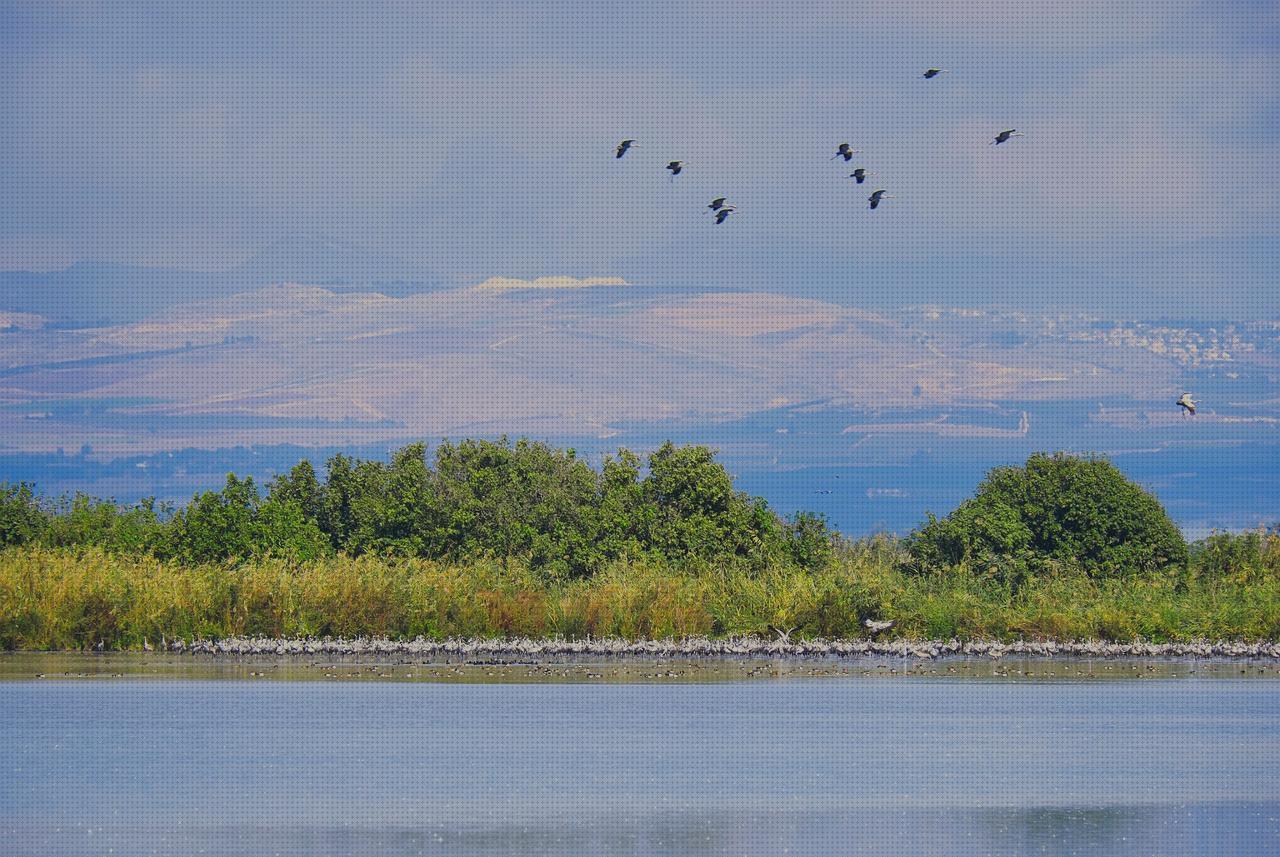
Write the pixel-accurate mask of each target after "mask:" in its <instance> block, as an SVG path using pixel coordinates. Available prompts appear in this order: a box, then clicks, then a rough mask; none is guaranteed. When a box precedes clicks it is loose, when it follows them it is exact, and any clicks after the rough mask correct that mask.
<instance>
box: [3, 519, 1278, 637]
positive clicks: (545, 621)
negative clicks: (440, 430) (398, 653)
mask: <svg viewBox="0 0 1280 857" xmlns="http://www.w3.org/2000/svg"><path fill="white" fill-rule="evenodd" d="M897 551H898V548H897V547H896V546H895V545H893V544H892V543H891V542H890V541H889V540H886V539H873V540H867V541H863V542H857V543H852V544H848V543H845V544H842V545H841V546H840V549H839V550H838V552H837V554H838V555H837V558H836V560H835V561H834V562H832V563H830V564H828V565H826V566H823V567H822V568H819V569H815V570H805V569H800V568H797V567H796V566H794V565H776V566H769V567H767V568H765V569H761V570H753V569H748V568H738V569H727V568H716V569H706V570H700V571H693V570H675V569H672V568H670V567H668V566H666V565H664V564H654V563H650V562H647V561H640V562H635V563H629V564H620V563H618V564H612V565H610V566H608V567H607V568H604V569H602V570H600V571H599V572H598V573H597V574H596V575H594V576H593V577H591V578H586V579H573V580H558V579H550V578H548V577H547V576H545V575H543V574H539V573H534V572H532V571H531V570H530V569H529V568H528V567H527V566H526V564H525V563H524V562H523V561H520V560H512V562H511V563H510V564H507V563H505V562H503V561H501V560H485V561H478V562H467V563H464V564H454V563H440V562H435V561H431V560H423V559H416V558H398V557H382V556H372V555H366V556H362V557H351V556H345V555H339V556H334V557H324V558H321V559H317V560H314V561H308V562H302V561H298V560H295V559H287V558H283V557H279V556H261V557H252V558H249V559H247V560H244V561H242V562H240V563H236V564H227V563H224V562H214V563H190V562H186V561H177V560H161V559H158V558H156V557H155V556H149V555H145V554H142V555H123V554H118V553H108V552H105V551H103V550H100V549H98V548H94V547H88V548H83V547H82V548H77V549H76V550H74V551H73V550H66V549H53V548H47V547H41V546H37V545H27V546H23V547H9V548H4V549H0V648H10V649H12V648H23V649H48V648H62V649H66V648H89V647H92V646H95V645H97V644H98V643H99V642H100V641H101V642H103V643H104V644H105V645H106V646H107V647H109V648H141V647H142V646H143V644H144V641H148V640H149V641H151V642H152V643H155V642H157V641H158V640H159V639H160V638H161V637H167V638H169V639H170V640H172V639H175V638H180V639H186V640H190V639H192V638H193V637H203V638H219V637H227V636H237V635H268V636H280V637H299V636H325V635H334V636H338V635H341V636H347V637H354V636H370V635H385V636H389V637H393V638H401V639H413V638H414V637H417V636H419V635H423V636H427V637H431V638H435V639H440V638H445V637H455V636H483V637H507V636H514V635H521V636H533V637H549V636H557V635H558V636H565V637H575V638H580V637H586V636H588V635H590V636H592V637H603V636H622V637H628V638H631V639H656V638H664V637H683V636H688V635H695V634H706V635H712V636H728V635H736V634H747V633H756V634H761V635H766V636H770V637H771V636H772V632H771V631H770V630H769V627H770V626H773V627H775V628H783V629H789V630H791V634H792V638H793V639H804V638H813V637H827V638H832V637H838V638H851V637H859V636H863V635H865V633H866V631H865V629H864V628H863V625H862V622H863V621H864V620H865V619H868V618H889V619H894V620H895V622H896V624H895V625H894V627H893V629H892V630H891V631H889V632H888V633H887V634H886V635H884V636H885V637H887V638H898V639H919V638H922V637H927V638H932V639H948V638H950V637H953V636H954V637H957V638H959V639H961V640H965V639H983V638H998V639H1003V640H1013V639H1018V638H1023V639H1044V638H1052V639H1058V640H1078V639H1086V638H1088V639H1104V640H1117V641H1131V640H1133V639H1135V638H1137V637H1141V638H1144V639H1147V640H1152V641H1174V640H1179V641H1187V640H1194V639H1205V638H1211V639H1238V640H1280V578H1277V577H1274V576H1272V577H1269V578H1265V579H1262V580H1254V581H1250V582H1248V583H1241V582H1237V581H1234V580H1232V579H1230V578H1228V579H1221V578H1210V577H1208V576H1202V577H1198V578H1196V577H1193V578H1191V579H1190V580H1189V581H1187V580H1183V579H1181V576H1180V575H1166V574H1155V575H1150V576H1146V577H1139V576H1126V577H1112V578H1093V577H1089V576H1087V575H1085V574H1084V573H1082V572H1069V573H1064V574H1060V575H1055V576H1052V577H1044V578H1033V579H1029V580H1027V581H1026V582H1025V584H1024V585H1023V586H1021V587H1019V588H1018V589H1017V590H1016V591H1015V590H1014V589H1013V588H1012V587H1010V586H1009V585H1007V584H1005V583H1002V582H1000V581H997V580H993V579H990V578H987V577H982V576H978V575H973V574H969V573H968V572H967V571H965V570H964V569H963V568H954V569H946V570H943V571H940V572H938V573H935V574H930V575H918V574H910V573H906V572H904V570H903V569H902V568H901V567H900V566H899V564H898V562H897Z"/></svg>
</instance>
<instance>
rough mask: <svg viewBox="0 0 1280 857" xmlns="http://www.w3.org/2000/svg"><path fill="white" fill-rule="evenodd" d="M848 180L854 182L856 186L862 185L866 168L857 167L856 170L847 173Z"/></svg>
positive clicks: (865, 178) (865, 175)
mask: <svg viewBox="0 0 1280 857" xmlns="http://www.w3.org/2000/svg"><path fill="white" fill-rule="evenodd" d="M849 178H851V179H854V180H856V181H857V182H858V184H862V183H863V182H864V181H866V180H867V168H866V167H858V168H857V169H856V170H854V171H853V172H851V173H849Z"/></svg>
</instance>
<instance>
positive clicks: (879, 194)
mask: <svg viewBox="0 0 1280 857" xmlns="http://www.w3.org/2000/svg"><path fill="white" fill-rule="evenodd" d="M887 194H888V191H885V190H874V191H872V192H871V196H869V197H867V200H868V201H869V202H870V203H871V210H872V211H875V210H876V207H877V206H879V205H880V200H882V199H893V197H891V196H888V195H887Z"/></svg>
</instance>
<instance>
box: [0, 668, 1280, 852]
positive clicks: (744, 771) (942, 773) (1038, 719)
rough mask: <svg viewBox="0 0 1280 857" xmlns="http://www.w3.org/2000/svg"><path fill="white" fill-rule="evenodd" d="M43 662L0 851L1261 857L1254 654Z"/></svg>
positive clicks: (1279, 839)
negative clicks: (1192, 665)
mask: <svg viewBox="0 0 1280 857" xmlns="http://www.w3.org/2000/svg"><path fill="white" fill-rule="evenodd" d="M20 657H21V658H27V657H28V656H20ZM68 663H71V664H72V666H73V667H74V664H75V663H76V662H75V661H74V660H72V661H68V660H66V659H63V660H60V661H56V662H55V661H51V660H44V661H41V660H40V659H38V658H36V659H30V658H28V659H26V660H14V659H13V658H12V656H10V658H9V659H8V660H6V662H5V664H4V665H3V668H0V718H2V720H0V770H3V774H4V776H3V778H0V838H2V839H3V841H5V843H6V845H5V852H6V853H10V854H22V855H25V854H58V855H63V854H66V855H89V854H94V855H97V854H113V853H114V854H227V855H240V854H244V855H249V854H254V855H257V854H280V855H327V854H369V855H410V854H441V855H497V854H502V855H517V854H519V855H526V854H532V855H536V854H555V855H602V854H618V855H766V854H767V855H779V854H792V855H824V857H825V855H833V854H913V855H915V854H948V855H987V854H1031V853H1034V854H1063V855H1065V854H1080V855H1097V854H1112V855H1120V854H1123V855H1187V854H1206V855H1208V854H1213V855H1219V854H1233V855H1274V854H1277V853H1280V680H1278V679H1277V678H1276V677H1275V672H1274V669H1271V670H1268V672H1267V674H1266V675H1263V676H1258V675H1256V674H1252V673H1250V674H1247V675H1244V676H1240V675H1238V673H1239V670H1238V669H1237V667H1236V666H1235V665H1230V666H1223V667H1221V668H1220V669H1218V670H1216V671H1215V670H1201V671H1198V672H1197V673H1195V674H1190V672H1189V670H1187V669H1185V668H1181V669H1180V670H1174V671H1173V672H1172V673H1170V672H1169V671H1168V670H1158V671H1151V670H1148V671H1146V672H1147V673H1148V674H1152V673H1154V676H1155V677H1153V678H1142V679H1140V678H1136V677H1115V676H1112V677H1110V678H1106V679H1096V680H1089V679H1084V680H1081V679H1072V680H1064V679H1062V678H1053V679H1048V678H1034V677H1033V678H1026V677H1021V678H1018V677H1016V676H1002V675H999V674H996V673H995V672H992V673H991V674H989V675H988V674H986V672H985V671H987V670H992V669H993V668H992V667H990V665H988V664H983V665H981V666H980V667H979V668H978V671H977V672H976V673H975V674H970V675H959V676H946V675H938V676H902V675H897V676H888V675H874V676H864V675H861V674H859V672H858V671H857V670H854V671H852V672H851V673H850V674H848V675H846V674H843V673H840V672H839V671H838V670H836V671H835V672H836V674H833V675H832V674H828V675H817V676H810V675H804V674H802V672H801V671H800V670H798V669H795V668H791V670H790V671H787V670H783V672H782V676H783V677H781V678H771V677H763V678H747V677H746V676H745V672H744V670H738V671H737V673H735V672H734V671H733V670H729V671H727V672H724V674H721V673H719V672H717V673H715V674H714V675H711V676H709V677H708V679H707V680H705V681H699V680H690V678H689V676H688V675H686V674H685V673H683V672H682V673H681V676H682V678H681V679H680V680H678V681H670V680H669V679H668V678H667V677H665V673H664V678H663V679H656V678H648V679H645V678H644V676H646V675H649V673H648V670H649V668H650V667H653V668H654V670H655V671H656V670H657V669H658V667H657V665H654V664H648V665H645V664H640V668H638V669H636V670H634V671H633V673H632V674H630V675H629V676H628V677H624V678H619V677H618V676H617V675H612V677H611V674H609V673H608V671H607V668H606V669H605V670H604V671H603V672H601V673H595V672H591V671H590V670H589V669H588V670H587V671H586V672H579V673H574V675H582V676H584V677H583V678H580V679H573V677H572V676H570V680H566V679H565V676H563V675H561V676H560V677H559V680H558V681H551V680H548V679H547V678H546V677H541V678H540V677H538V676H533V677H527V678H525V679H524V680H519V681H517V680H510V676H508V678H507V679H505V680H502V681H486V680H485V679H486V672H488V670H485V669H484V668H480V669H472V670H470V671H467V674H466V676H465V677H464V680H437V679H429V680H422V679H423V678H424V677H427V676H428V675H429V672H428V671H425V670H424V669H423V668H421V667H413V666H409V667H406V666H404V665H397V666H396V667H395V668H394V669H390V668H389V671H388V673H386V674H388V675H394V676H397V677H393V678H391V679H382V678H381V676H382V675H383V673H382V672H381V671H378V670H377V668H375V669H372V670H370V669H366V668H361V673H360V674H361V675H362V676H363V678H362V680H359V681H343V680H340V679H339V678H338V677H337V676H338V673H337V671H336V668H335V669H334V671H333V672H329V673H328V674H329V675H330V676H331V678H327V679H326V678H325V677H324V676H325V673H324V672H321V673H319V674H318V675H319V679H318V680H317V679H316V678H311V679H306V680H304V679H301V678H299V677H298V676H297V675H295V674H292V673H288V672H285V673H283V674H280V675H278V676H277V677H276V678H274V679H271V678H268V679H263V678H261V677H259V676H258V675H257V668H254V669H252V670H251V671H250V672H252V673H253V675H252V677H251V676H250V673H246V672H244V670H246V669H249V668H248V667H245V666H244V665H241V666H239V667H237V668H236V671H233V672H232V673H231V674H228V673H227V672H226V671H225V670H223V671H217V670H215V671H213V672H210V671H209V670H202V669H196V668H190V669H188V670H187V671H186V673H184V672H183V668H182V667H181V666H178V667H173V666H172V665H170V667H169V668H167V669H166V670H162V671H159V672H154V673H151V674H143V673H145V672H146V671H143V670H134V671H132V672H131V671H128V670H121V671H120V672H119V673H108V672H105V671H98V672H96V673H95V672H94V671H93V670H86V672H87V673H88V675H89V676H90V677H87V678H63V677H60V676H61V675H62V674H63V672H62V671H63V670H64V668H66V666H67V664H68ZM83 663H88V664H93V663H95V662H93V661H92V660H91V659H86V660H85V661H83ZM96 663H101V662H96ZM117 663H118V661H117ZM41 664H44V665H45V668H44V670H41V671H45V672H46V677H44V678H35V673H36V671H37V669H39V668H40V666H41ZM49 664H54V665H57V666H58V667H59V672H58V673H57V675H56V676H55V675H53V674H52V671H50V670H48V665H49ZM936 666H937V665H936V664H935V667H936ZM325 669H327V668H325V667H321V670H325ZM662 669H664V670H665V669H667V667H665V666H664V667H663V668H662ZM944 671H945V667H944ZM1065 671H1067V670H1064V672H1065ZM962 672H963V671H962ZM1143 672H1144V671H1143V669H1142V668H1141V667H1140V666H1139V667H1137V668H1135V670H1134V674H1142V673H1143ZM117 675H119V676H120V677H117V678H109V677H108V676H117ZM311 675H313V676H316V675H317V673H314V672H312V673H311ZM408 675H412V676H414V677H415V679H416V680H412V681H410V680H403V679H404V677H405V676H408ZM601 675H603V676H604V677H603V678H588V677H586V676H592V677H598V676H601ZM232 676H233V677H232ZM454 677H455V678H457V677H458V676H457V675H455V676H454Z"/></svg>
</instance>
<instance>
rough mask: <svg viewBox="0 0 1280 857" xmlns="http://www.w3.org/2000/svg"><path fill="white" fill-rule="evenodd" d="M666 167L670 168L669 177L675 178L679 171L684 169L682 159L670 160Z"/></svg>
mask: <svg viewBox="0 0 1280 857" xmlns="http://www.w3.org/2000/svg"><path fill="white" fill-rule="evenodd" d="M667 169H669V170H671V177H672V178H675V177H676V176H678V175H680V171H681V170H683V169H684V161H672V162H671V163H669V164H667Z"/></svg>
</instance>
